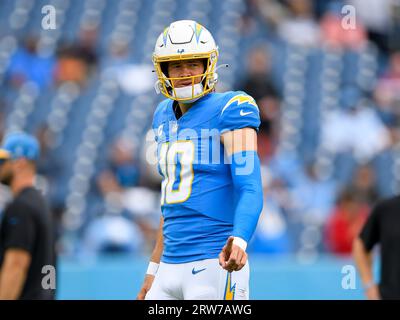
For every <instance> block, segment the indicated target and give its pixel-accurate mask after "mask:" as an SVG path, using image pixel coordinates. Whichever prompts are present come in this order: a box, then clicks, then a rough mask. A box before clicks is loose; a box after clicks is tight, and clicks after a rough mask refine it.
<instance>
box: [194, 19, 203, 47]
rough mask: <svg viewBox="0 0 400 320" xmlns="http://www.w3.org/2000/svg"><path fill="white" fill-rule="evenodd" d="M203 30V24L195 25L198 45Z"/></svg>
mask: <svg viewBox="0 0 400 320" xmlns="http://www.w3.org/2000/svg"><path fill="white" fill-rule="evenodd" d="M202 30H203V26H202V25H201V24H198V23H195V25H194V33H195V35H196V41H197V43H199V39H200V34H201V31H202Z"/></svg>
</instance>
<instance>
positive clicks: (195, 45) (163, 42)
mask: <svg viewBox="0 0 400 320" xmlns="http://www.w3.org/2000/svg"><path fill="white" fill-rule="evenodd" d="M189 59H206V62H205V66H206V68H205V71H204V73H203V74H201V76H202V81H201V83H199V84H195V83H194V81H195V78H197V77H198V76H199V75H196V76H190V77H182V78H179V79H191V81H192V85H191V86H187V87H183V88H175V87H174V85H173V82H172V81H171V80H176V79H178V78H170V77H168V75H167V71H166V70H167V66H166V64H167V63H168V62H170V61H177V60H189ZM217 59H218V47H217V45H216V44H215V41H214V38H213V36H212V35H211V33H210V32H209V31H208V30H207V29H206V28H204V27H203V26H202V25H200V24H198V23H197V22H196V21H192V20H180V21H175V22H173V23H171V24H170V26H169V27H167V28H165V29H164V32H163V33H161V34H160V36H159V37H158V39H157V42H156V45H155V48H154V53H153V63H154V67H155V70H156V72H157V77H158V81H157V82H156V85H155V89H156V92H157V93H160V92H161V93H162V94H163V95H164V96H166V97H167V98H170V99H173V100H176V101H182V102H186V103H191V102H194V101H196V100H197V99H199V98H200V97H202V96H204V95H205V94H207V93H209V92H210V91H211V90H212V89H213V88H214V87H215V84H216V82H217V79H218V75H217V73H216V72H215V71H216V65H217Z"/></svg>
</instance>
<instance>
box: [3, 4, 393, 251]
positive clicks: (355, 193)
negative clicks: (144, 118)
mask: <svg viewBox="0 0 400 320" xmlns="http://www.w3.org/2000/svg"><path fill="white" fill-rule="evenodd" d="M375 2H376V1H375ZM372 3H374V1H365V0H360V1H357V0H351V1H311V0H282V1H278V0H263V1H262V0H247V1H246V2H245V4H246V9H245V11H244V12H243V13H242V15H241V17H240V20H239V21H238V25H239V30H240V36H241V37H242V39H243V40H244V41H243V43H246V44H247V45H246V46H247V47H248V50H247V57H246V60H245V61H242V62H241V63H242V64H244V65H245V70H244V72H241V73H240V77H238V78H237V79H236V80H237V81H236V83H235V85H234V88H232V89H235V90H243V91H245V92H247V93H248V94H249V95H251V96H253V97H254V98H255V100H256V102H257V104H258V106H259V110H260V115H261V126H260V132H259V136H258V137H259V138H258V152H259V155H260V159H261V162H262V169H263V184H264V190H265V192H264V198H265V199H264V209H263V213H262V215H261V218H260V221H259V224H258V228H257V231H256V234H255V237H254V239H253V241H252V242H251V244H250V247H249V250H250V251H253V252H257V253H269V254H274V253H293V252H297V251H298V250H300V248H301V239H300V238H301V235H302V231H303V229H305V228H306V227H307V226H308V225H310V224H312V225H315V226H317V228H318V230H319V236H320V239H319V240H318V241H317V242H318V243H316V244H315V246H316V248H317V250H318V252H330V253H334V254H339V255H343V254H344V255H346V254H350V252H351V244H352V241H353V239H354V238H355V237H356V236H357V234H358V233H359V231H360V229H361V227H362V225H363V223H364V221H365V220H366V218H367V216H368V214H369V211H370V209H371V207H372V206H373V205H374V203H375V202H376V201H377V200H378V199H379V198H381V197H384V196H387V194H385V192H383V191H382V190H380V189H379V188H378V187H377V176H378V175H379V174H380V173H379V172H377V171H376V166H374V165H373V160H374V159H375V158H376V157H377V156H378V155H379V154H381V153H382V152H386V151H387V150H390V149H391V148H392V147H393V146H395V145H396V144H397V143H398V142H399V139H400V132H399V129H398V128H399V120H400V112H399V110H400V108H399V107H400V38H398V37H397V38H396V37H394V36H393V34H394V33H395V32H396V31H398V30H399V26H400V17H399V16H398V14H397V15H396V12H399V8H398V7H395V6H396V4H395V2H393V1H390V0H384V1H379V7H378V8H375V10H371V9H370V8H371V7H370V6H371V5H372ZM345 4H350V5H352V6H354V8H355V9H356V12H357V15H359V16H357V25H356V28H355V29H351V30H346V31H344V30H343V26H342V18H343V13H342V11H341V9H342V8H343V6H344V5H345ZM397 6H398V5H397ZM396 8H397V10H395V9H396ZM200 22H201V21H200ZM97 36H98V34H97V30H82V31H81V33H80V36H79V37H78V40H77V41H76V42H75V43H72V44H71V43H61V44H60V45H59V48H58V50H57V52H55V54H54V55H53V56H46V57H42V56H41V55H40V54H39V53H38V52H37V47H36V45H37V42H36V40H35V38H34V37H28V38H26V39H25V40H24V41H22V42H21V43H20V46H19V49H18V50H17V51H16V52H15V54H14V55H13V57H12V59H11V62H10V64H9V66H8V69H7V73H6V78H5V85H6V86H8V87H9V88H13V89H18V88H20V87H21V86H22V85H23V83H25V82H28V81H30V82H33V83H35V84H36V85H37V87H38V88H39V90H47V88H49V87H51V86H57V85H60V84H61V83H63V82H67V81H68V82H71V81H72V82H75V83H76V84H78V85H79V86H80V87H81V88H82V89H83V90H85V85H86V83H87V82H88V81H89V80H90V79H91V78H92V77H99V76H100V74H102V72H105V71H107V72H109V71H110V70H111V71H117V74H118V77H120V79H121V83H120V84H121V87H122V88H126V90H127V91H128V92H133V93H136V92H139V91H140V90H147V89H148V87H147V86H146V85H145V84H146V83H147V82H146V81H147V80H144V81H143V82H141V83H140V85H141V86H144V87H141V88H139V89H138V88H133V87H132V81H130V80H129V79H131V78H129V76H128V78H127V79H126V78H124V77H125V75H122V74H121V72H125V73H126V72H128V70H130V71H131V72H133V74H134V75H133V76H134V77H135V76H137V75H138V74H139V73H140V74H143V73H146V72H147V71H149V70H147V69H146V66H138V65H135V64H133V63H131V62H130V61H129V48H128V47H126V46H125V45H124V44H123V43H113V45H111V46H110V48H109V52H108V53H107V54H105V53H102V52H98V46H96V43H97V42H96V41H97ZM260 39H261V41H260ZM269 39H274V41H275V40H276V39H279V40H280V41H282V42H285V43H288V44H290V45H292V46H300V47H307V48H318V47H322V46H323V47H326V48H330V50H350V51H357V50H362V48H363V47H364V46H365V45H366V44H367V43H371V42H372V43H373V44H374V45H375V46H376V47H377V49H378V62H379V69H378V74H377V82H376V84H375V85H374V86H373V87H372V89H371V90H370V92H365V90H357V88H356V90H355V91H356V92H357V93H358V94H356V95H355V99H353V100H352V99H349V100H346V101H351V102H350V103H349V105H347V106H345V105H343V106H341V108H339V109H337V110H334V111H333V112H332V114H330V115H329V117H327V118H326V119H324V122H323V123H321V124H320V126H321V134H320V143H321V144H323V145H325V146H328V147H329V150H330V152H332V153H333V154H335V155H337V154H340V153H343V152H345V153H347V154H349V155H350V156H351V158H352V159H353V160H354V164H355V165H354V168H353V169H352V170H351V175H350V176H349V177H347V179H345V183H343V181H342V180H340V179H337V177H335V176H329V177H325V176H324V175H321V174H320V172H319V168H318V166H317V165H316V163H315V161H313V159H311V160H307V161H304V160H303V159H302V157H301V155H300V154H298V153H296V152H291V153H287V152H286V153H285V152H281V151H280V148H279V145H280V123H281V116H282V108H283V107H284V104H283V99H284V95H285V93H284V92H283V91H282V88H280V86H279V85H278V84H277V83H276V81H275V78H274V76H273V74H272V72H271V69H272V66H273V65H274V64H276V61H274V58H275V57H274V55H273V54H272V52H271V50H270V49H269V46H268V44H269ZM149 63H150V62H149ZM127 66H131V67H132V68H133V69H127V68H126V67H127ZM144 79H151V77H150V76H149V77H147V78H146V77H145V78H144ZM352 86H354V84H352V85H351V86H350V91H351V89H352ZM148 92H149V93H148V94H154V93H153V92H151V91H148ZM350 94H351V92H350ZM365 101H367V103H366V102H365ZM4 104H5V101H2V99H1V97H0V133H1V132H4V130H5V122H6V119H7V114H5V110H6V107H5V106H4ZM149 116H151V115H149ZM316 121H318V120H316ZM306 125H307V124H306ZM36 135H37V137H38V140H39V141H40V143H41V148H42V153H41V154H42V156H41V158H40V159H39V161H38V173H39V174H40V175H41V176H42V177H43V181H45V185H46V186H47V194H48V196H49V199H50V201H51V205H52V209H53V212H54V214H55V215H57V217H58V220H57V221H59V225H60V227H59V228H60V232H59V234H60V237H62V229H63V228H62V221H63V219H62V215H63V213H64V212H65V203H63V201H62V199H61V200H60V199H59V197H58V196H57V195H56V192H53V191H54V190H55V189H57V183H58V179H57V176H58V175H59V174H60V173H61V172H62V171H63V166H62V161H61V160H60V159H59V157H60V155H57V154H54V153H52V152H51V148H50V147H49V145H51V139H52V136H51V131H50V130H48V128H46V126H42V127H40V128H38V130H37V132H36ZM140 152H142V149H140V148H138V147H137V146H135V145H132V144H131V143H130V141H129V140H127V139H126V138H125V137H116V139H115V141H114V142H113V143H112V145H110V146H109V148H108V152H106V153H104V155H103V157H105V163H106V165H105V166H104V168H103V169H102V170H100V172H98V173H97V174H96V175H95V181H94V182H93V183H92V184H91V188H92V189H93V190H92V192H93V193H94V194H95V195H96V196H97V199H99V201H101V202H103V203H104V206H101V207H100V208H102V209H101V210H102V212H98V213H97V214H98V217H97V218H94V219H93V220H92V221H89V222H88V224H87V227H86V228H85V230H84V231H83V233H82V234H83V235H82V236H81V240H80V241H81V247H82V248H84V250H86V251H90V252H100V251H101V252H103V251H108V252H109V251H112V252H115V251H118V252H120V251H122V252H141V251H143V250H149V249H150V248H151V247H152V244H153V242H154V239H155V231H156V228H157V221H158V217H159V215H160V209H159V181H160V177H157V173H156V169H154V168H153V167H152V166H150V165H149V164H147V163H145V162H144V161H143V160H142V158H143V157H141V156H139V153H140ZM314 160H315V159H314ZM0 192H1V193H2V194H4V195H5V194H6V190H3V188H2V189H0ZM2 199H5V197H0V202H1V201H2ZM64 200H65V199H64ZM0 205H1V203H0Z"/></svg>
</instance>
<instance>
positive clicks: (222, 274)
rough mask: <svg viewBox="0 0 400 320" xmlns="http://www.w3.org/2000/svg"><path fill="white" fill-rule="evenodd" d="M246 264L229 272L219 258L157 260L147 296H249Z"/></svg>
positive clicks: (235, 298)
mask: <svg viewBox="0 0 400 320" xmlns="http://www.w3.org/2000/svg"><path fill="white" fill-rule="evenodd" d="M249 273H250V271H249V264H248V262H247V263H246V265H245V266H244V267H243V268H242V270H240V271H233V272H232V273H229V272H227V271H226V270H224V269H222V267H221V266H220V265H219V263H218V259H206V260H200V261H193V262H188V263H180V264H170V263H163V262H161V263H160V266H159V268H158V272H157V274H156V276H155V278H154V281H153V284H152V286H151V288H150V290H149V291H148V292H147V295H146V300H248V299H249Z"/></svg>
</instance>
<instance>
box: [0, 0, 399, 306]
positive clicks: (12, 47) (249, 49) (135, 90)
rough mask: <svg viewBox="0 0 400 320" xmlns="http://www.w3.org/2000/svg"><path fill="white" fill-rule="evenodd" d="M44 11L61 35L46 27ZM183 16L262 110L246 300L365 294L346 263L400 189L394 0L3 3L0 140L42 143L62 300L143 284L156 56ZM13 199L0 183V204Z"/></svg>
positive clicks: (132, 292)
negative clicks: (212, 43) (372, 217)
mask: <svg viewBox="0 0 400 320" xmlns="http://www.w3.org/2000/svg"><path fill="white" fill-rule="evenodd" d="M46 5H51V6H54V8H55V9H56V29H54V30H53V29H50V30H45V29H43V28H42V20H43V18H44V17H45V16H46V14H47V13H48V12H47V11H46V9H44V11H43V12H42V8H43V7H44V6H46ZM345 5H351V6H353V7H352V8H355V13H356V27H355V28H354V29H346V28H345V27H344V26H343V24H342V22H343V19H344V18H345V16H346V14H347V13H348V12H347V13H346V11H343V12H342V9H343V8H348V7H344V6H345ZM344 10H346V9H344ZM178 19H194V20H196V21H198V22H199V23H201V24H202V25H204V26H206V27H207V28H208V29H209V30H210V31H211V32H212V33H213V35H214V37H215V38H216V41H217V43H218V45H219V48H220V58H219V62H221V63H228V64H229V65H230V67H229V68H228V69H224V70H220V78H219V79H220V81H219V84H218V91H223V90H237V89H242V90H245V91H247V92H248V93H249V94H251V95H252V96H253V97H254V98H255V99H256V100H257V103H258V105H259V107H260V112H261V116H262V125H261V130H260V134H259V153H260V157H261V160H262V164H263V183H264V188H265V205H264V210H263V213H262V216H261V218H260V221H259V224H258V228H257V231H256V234H255V237H254V238H253V241H252V242H251V244H250V248H249V252H250V258H251V267H252V270H253V273H252V275H251V285H252V292H251V297H252V298H253V299H361V298H363V294H362V288H361V283H360V282H359V281H358V280H357V282H356V289H355V290H345V289H343V288H342V280H343V277H344V276H345V274H344V273H342V271H343V270H342V268H343V266H345V265H352V264H353V262H352V259H351V243H352V240H353V239H354V237H355V236H356V235H357V233H358V232H359V230H360V228H361V226H362V224H363V222H364V221H365V218H366V217H367V215H368V214H369V210H370V208H371V206H373V204H374V203H375V202H376V201H377V200H378V199H380V198H383V197H388V196H390V195H393V194H396V193H398V192H399V188H400V149H399V137H400V135H399V119H400V51H399V50H400V1H398V0H349V1H344V0H343V1H338V0H319V1H317V0H316V1H311V0H224V1H217V0H190V1H187V0H152V1H146V0H113V1H111V0H110V1H106V0H83V1H80V0H15V1H14V0H0V134H1V135H4V134H6V133H7V132H10V131H15V130H25V131H27V132H30V133H33V134H35V135H37V137H38V138H39V140H40V143H41V147H42V156H41V159H40V161H39V163H38V168H39V173H40V176H39V179H38V181H37V183H38V186H39V187H40V188H41V189H42V190H43V192H45V194H46V196H47V197H48V199H49V201H50V203H51V207H52V210H53V213H54V217H55V218H56V221H57V239H58V241H57V252H58V254H59V260H58V266H57V267H58V286H57V290H58V298H59V299H133V298H135V297H136V294H137V292H138V290H139V288H140V285H141V282H142V279H143V277H144V272H145V269H146V266H147V262H148V257H149V254H150V251H151V249H152V246H153V241H154V237H155V230H156V227H157V225H158V219H159V215H160V209H159V182H160V180H159V177H158V174H157V172H156V170H155V168H154V166H153V165H151V164H149V162H148V161H146V155H150V154H151V147H152V146H151V143H150V141H151V137H150V136H149V135H148V131H149V128H150V125H151V120H152V112H153V111H154V109H155V107H156V105H157V103H158V102H159V101H161V99H162V97H161V96H157V95H156V94H155V92H154V90H153V84H154V81H155V79H154V74H152V72H151V70H152V64H151V54H152V51H153V46H154V43H155V40H156V37H157V36H158V35H159V34H160V33H161V32H162V30H163V29H164V27H165V26H167V25H168V24H169V23H170V22H172V21H174V20H178ZM7 199H9V194H8V191H7V190H6V189H5V188H4V187H1V188H0V207H2V206H4V203H5V202H6V201H7ZM378 268H379V266H377V269H378Z"/></svg>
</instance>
